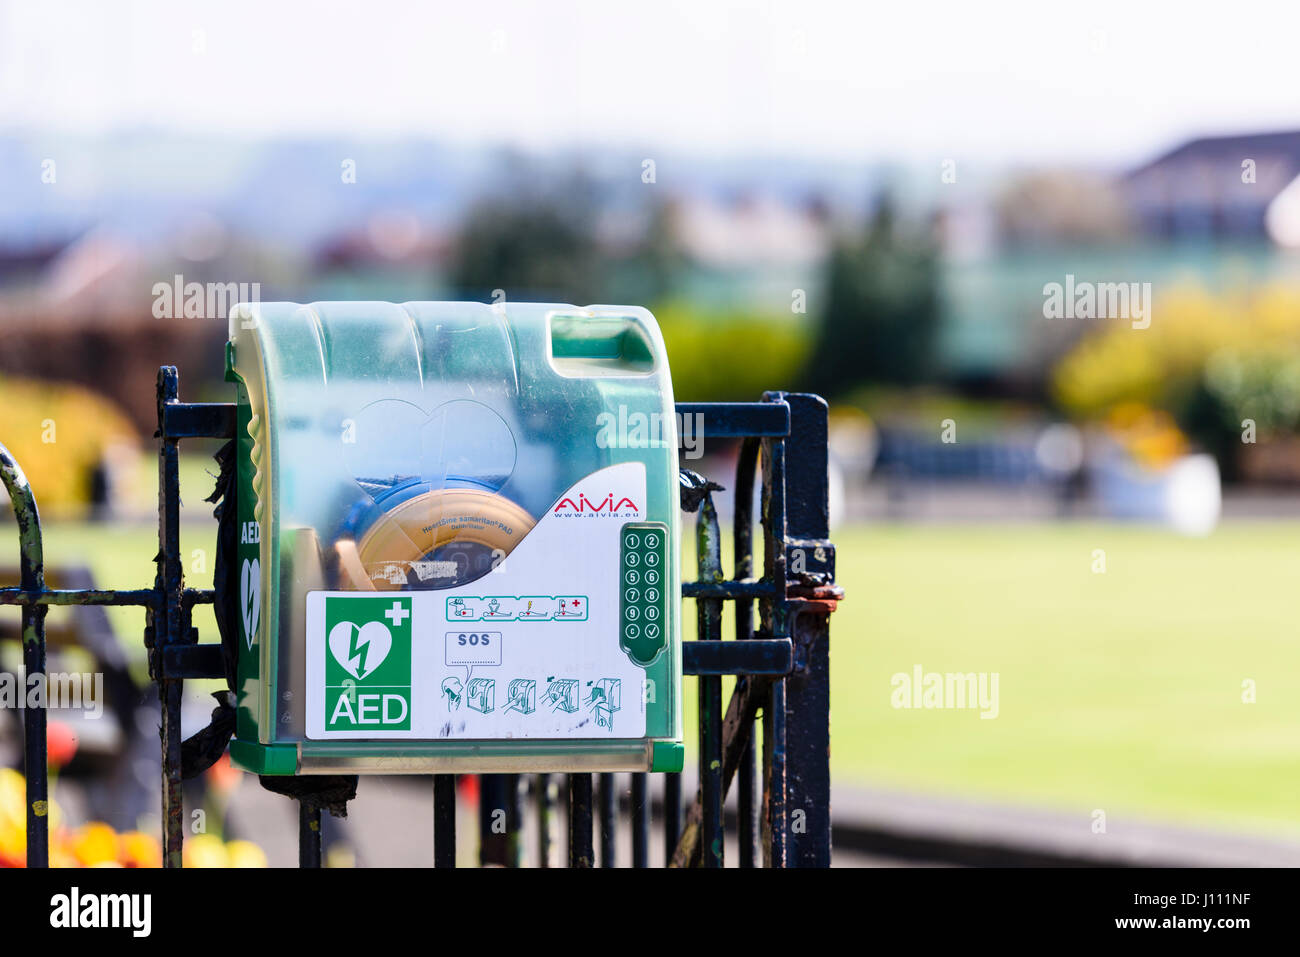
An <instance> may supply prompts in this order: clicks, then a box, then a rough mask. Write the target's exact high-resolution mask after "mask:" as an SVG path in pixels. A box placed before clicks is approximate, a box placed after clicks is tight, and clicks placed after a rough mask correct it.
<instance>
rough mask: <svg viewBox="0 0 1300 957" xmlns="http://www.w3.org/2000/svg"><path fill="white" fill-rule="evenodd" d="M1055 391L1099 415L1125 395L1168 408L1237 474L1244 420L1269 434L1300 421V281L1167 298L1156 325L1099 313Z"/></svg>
mask: <svg viewBox="0 0 1300 957" xmlns="http://www.w3.org/2000/svg"><path fill="white" fill-rule="evenodd" d="M1052 387H1053V393H1054V396H1055V398H1056V400H1057V401H1058V402H1059V403H1060V404H1061V406H1062V407H1063V408H1064V409H1065V410H1067V411H1068V412H1070V413H1072V414H1074V415H1076V416H1080V417H1083V418H1088V419H1100V418H1104V417H1105V416H1107V415H1108V414H1109V413H1110V411H1111V410H1113V409H1114V408H1116V407H1117V406H1120V405H1122V404H1124V403H1139V404H1142V405H1147V406H1151V407H1152V408H1156V409H1162V410H1164V411H1166V412H1168V413H1169V414H1170V415H1172V416H1173V417H1174V419H1175V420H1176V421H1177V423H1178V424H1179V425H1180V426H1181V427H1182V428H1183V430H1185V431H1186V432H1187V433H1188V434H1189V435H1190V436H1191V437H1192V438H1193V439H1195V440H1196V441H1197V442H1198V443H1199V444H1200V445H1202V446H1203V447H1205V448H1206V449H1207V450H1209V451H1210V452H1212V453H1214V454H1215V456H1216V457H1217V458H1218V459H1219V464H1220V467H1221V468H1222V469H1223V470H1224V472H1225V474H1227V475H1230V476H1231V475H1235V474H1237V471H1238V468H1237V467H1238V465H1239V461H1240V457H1241V454H1242V450H1243V445H1244V443H1243V441H1242V436H1243V430H1244V429H1245V428H1246V426H1245V425H1244V424H1243V423H1244V422H1245V420H1251V421H1253V423H1254V428H1255V439H1256V440H1257V441H1259V442H1266V441H1269V440H1271V439H1275V438H1279V437H1283V436H1287V435H1290V434H1293V433H1295V432H1296V431H1297V429H1300V290H1297V289H1294V288H1288V287H1283V286H1276V287H1268V288H1265V289H1261V290H1258V291H1256V292H1254V293H1250V294H1246V293H1237V294H1225V295H1213V294H1211V293H1209V292H1207V291H1205V290H1204V289H1201V288H1196V287H1184V288H1180V289H1177V290H1175V291H1173V292H1171V293H1169V294H1168V295H1166V296H1164V297H1162V298H1161V299H1159V300H1158V301H1157V302H1156V304H1155V307H1154V309H1153V311H1152V319H1151V325H1150V327H1149V328H1147V329H1133V328H1132V327H1131V326H1130V325H1129V324H1128V323H1125V322H1105V324H1101V323H1100V322H1099V326H1098V328H1097V329H1096V330H1095V331H1094V332H1093V333H1091V334H1090V335H1088V336H1086V337H1084V338H1083V339H1081V340H1080V341H1079V342H1078V343H1077V344H1076V345H1075V347H1074V348H1073V349H1072V350H1071V351H1070V352H1069V353H1067V354H1066V355H1065V356H1064V357H1063V358H1062V360H1061V361H1060V362H1059V363H1058V365H1057V366H1056V368H1055V370H1054V372H1053V377H1052Z"/></svg>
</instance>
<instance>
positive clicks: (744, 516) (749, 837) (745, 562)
mask: <svg viewBox="0 0 1300 957" xmlns="http://www.w3.org/2000/svg"><path fill="white" fill-rule="evenodd" d="M760 448H761V445H760V443H759V440H758V439H757V438H747V439H745V441H744V442H742V443H741V445H740V454H739V456H737V459H736V483H735V493H734V496H733V505H734V512H733V516H732V553H733V561H734V567H733V569H732V574H733V575H734V576H735V578H736V580H737V581H738V582H740V581H747V580H748V579H749V578H750V576H752V575H753V574H754V479H755V477H756V473H757V471H758V453H759V450H760ZM764 584H765V585H766V584H767V583H766V582H765V583H764ZM769 587H770V586H769ZM735 616H736V617H735V621H736V636H735V637H736V641H747V640H750V639H752V638H753V637H754V603H753V602H752V601H749V600H747V599H739V600H737V601H736V604H735ZM790 664H791V665H792V666H793V664H794V647H793V643H792V645H791V649H790ZM737 773H738V774H739V775H740V783H739V786H738V787H737V789H736V814H737V818H738V822H737V823H738V826H737V828H736V831H737V833H736V840H737V844H738V845H739V850H740V860H739V864H740V866H741V867H742V868H752V867H753V866H754V863H755V858H756V854H755V852H756V850H757V847H758V816H757V815H756V814H755V813H754V800H755V789H754V777H755V774H756V766H755V760H754V726H753V725H752V724H751V726H750V734H749V740H747V741H746V742H745V748H744V750H743V751H742V752H741V754H740V767H739V768H738V769H737Z"/></svg>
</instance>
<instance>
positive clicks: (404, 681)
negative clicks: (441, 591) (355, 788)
mask: <svg viewBox="0 0 1300 957" xmlns="http://www.w3.org/2000/svg"><path fill="white" fill-rule="evenodd" d="M413 611H414V609H413V607H412V599H411V597H410V596H409V595H398V596H394V595H392V594H387V595H385V594H382V593H380V594H371V595H356V594H352V595H327V596H326V598H325V630H324V638H325V641H324V645H325V647H324V649H322V650H321V651H320V652H318V653H319V654H321V655H323V656H324V658H325V706H326V721H325V728H326V730H327V731H345V732H351V733H353V734H355V733H356V732H358V731H371V730H373V731H409V730H410V728H411V634H412V631H413V629H412V627H411V626H412V624H413V620H412V613H413ZM317 647H319V646H317Z"/></svg>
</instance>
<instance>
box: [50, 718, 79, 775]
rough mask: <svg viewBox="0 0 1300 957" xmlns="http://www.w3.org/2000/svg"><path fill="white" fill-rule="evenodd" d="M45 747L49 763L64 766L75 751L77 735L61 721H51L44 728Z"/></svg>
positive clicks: (59, 766)
mask: <svg viewBox="0 0 1300 957" xmlns="http://www.w3.org/2000/svg"><path fill="white" fill-rule="evenodd" d="M45 747H46V753H47V754H48V755H49V758H50V764H51V765H53V766H54V767H56V768H62V767H66V766H67V765H68V763H69V762H70V761H71V760H72V758H73V756H74V755H76V753H77V736H76V735H75V734H74V733H73V731H72V729H71V728H70V727H68V726H67V725H66V724H64V723H63V722H62V721H51V722H50V723H49V725H48V726H47V727H46V729H45Z"/></svg>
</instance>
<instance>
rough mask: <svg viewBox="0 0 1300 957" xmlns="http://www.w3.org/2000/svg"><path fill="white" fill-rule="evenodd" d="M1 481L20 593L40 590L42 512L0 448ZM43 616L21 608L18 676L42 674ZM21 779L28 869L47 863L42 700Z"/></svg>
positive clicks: (28, 732) (26, 732)
mask: <svg viewBox="0 0 1300 957" xmlns="http://www.w3.org/2000/svg"><path fill="white" fill-rule="evenodd" d="M0 480H3V482H4V486H5V489H6V490H7V491H8V493H9V502H10V504H11V505H12V506H13V510H14V518H15V519H16V521H17V522H18V555H19V579H20V584H21V586H22V590H23V591H25V592H28V593H39V592H43V591H44V590H45V554H44V545H43V543H42V539H41V514H40V512H39V511H38V510H37V508H36V496H35V494H34V493H33V492H32V487H31V485H30V484H28V481H27V476H26V475H25V474H23V470H22V467H21V466H19V464H18V462H17V461H16V460H15V459H14V457H13V456H12V455H11V454H10V453H9V450H8V449H6V448H5V447H4V446H3V445H0ZM45 613H46V608H45V607H44V606H43V605H24V606H23V610H22V634H23V672H24V674H26V675H27V680H28V681H30V680H31V678H32V676H33V675H38V676H40V680H41V681H42V682H43V681H44V676H45ZM23 775H24V779H25V781H26V785H25V787H26V806H27V810H26V817H27V866H28V867H49V864H50V793H49V769H48V748H47V739H46V714H45V698H44V696H42V698H41V706H40V707H36V708H26V709H24V711H23Z"/></svg>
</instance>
